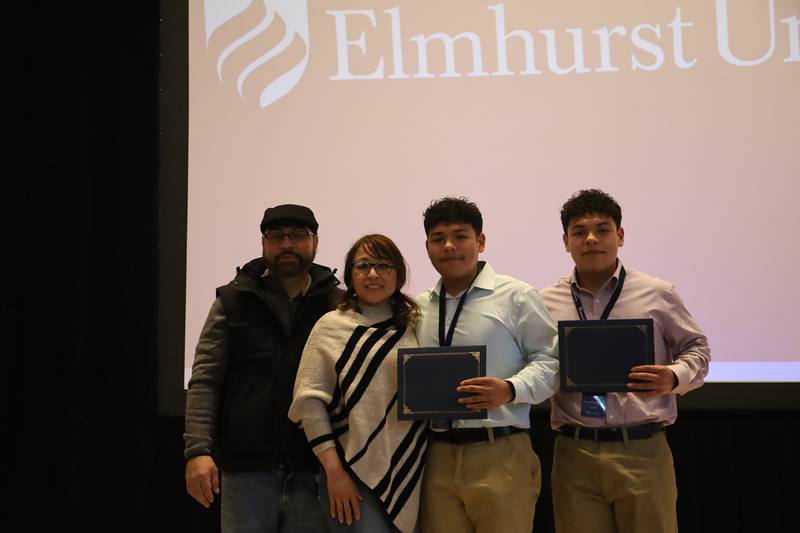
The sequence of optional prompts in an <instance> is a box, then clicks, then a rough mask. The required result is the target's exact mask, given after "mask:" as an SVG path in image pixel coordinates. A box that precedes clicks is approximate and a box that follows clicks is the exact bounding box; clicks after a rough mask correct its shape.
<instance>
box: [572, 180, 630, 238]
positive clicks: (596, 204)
mask: <svg viewBox="0 0 800 533" xmlns="http://www.w3.org/2000/svg"><path fill="white" fill-rule="evenodd" d="M589 214H596V215H606V216H608V217H611V219H612V220H613V221H614V222H615V223H616V225H617V229H619V228H620V227H621V226H622V208H621V207H620V206H619V204H618V203H617V201H616V200H614V198H612V197H611V196H610V195H609V194H607V193H605V192H603V191H601V190H600V189H584V190H581V191H578V192H576V193H575V194H573V195H572V196H571V197H570V199H569V200H567V201H566V202H565V203H564V205H563V206H562V207H561V225H562V226H563V227H564V233H566V232H567V228H569V222H570V221H571V220H572V219H573V218H575V217H582V216H584V215H589Z"/></svg>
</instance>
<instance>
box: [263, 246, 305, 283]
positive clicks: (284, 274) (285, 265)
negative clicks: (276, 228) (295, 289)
mask: <svg viewBox="0 0 800 533" xmlns="http://www.w3.org/2000/svg"><path fill="white" fill-rule="evenodd" d="M284 256H292V257H295V258H296V259H297V261H291V262H284V261H280V259H281V257H284ZM264 261H265V262H266V263H267V268H269V273H270V274H271V275H273V276H276V277H278V278H291V277H294V276H298V275H300V274H303V273H305V272H308V269H309V267H310V266H311V263H313V262H314V256H313V255H312V256H311V257H307V258H306V257H303V256H302V255H300V254H299V253H297V252H292V251H286V252H281V253H279V254H278V255H276V256H275V257H272V258H269V257H264Z"/></svg>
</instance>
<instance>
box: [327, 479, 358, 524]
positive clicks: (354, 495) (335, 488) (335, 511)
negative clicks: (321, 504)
mask: <svg viewBox="0 0 800 533" xmlns="http://www.w3.org/2000/svg"><path fill="white" fill-rule="evenodd" d="M325 475H326V476H327V478H328V503H329V504H330V509H331V516H332V517H333V518H336V519H337V520H339V523H340V524H342V523H346V524H347V525H348V526H349V525H350V524H352V523H353V518H355V519H356V520H361V509H360V508H359V506H358V502H359V501H361V494H359V493H358V488H356V484H355V483H353V480H352V479H351V478H350V475H349V474H348V473H347V472H346V471H345V470H344V469H343V468H340V469H339V470H338V471H333V472H328V471H327V470H326V471H325Z"/></svg>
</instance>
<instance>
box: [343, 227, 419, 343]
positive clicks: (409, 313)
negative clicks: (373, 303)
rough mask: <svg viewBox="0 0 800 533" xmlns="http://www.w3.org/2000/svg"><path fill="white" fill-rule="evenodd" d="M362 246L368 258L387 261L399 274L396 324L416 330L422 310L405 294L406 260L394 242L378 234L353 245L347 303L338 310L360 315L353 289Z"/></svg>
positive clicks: (346, 278)
mask: <svg viewBox="0 0 800 533" xmlns="http://www.w3.org/2000/svg"><path fill="white" fill-rule="evenodd" d="M361 246H363V247H364V251H365V252H367V253H368V254H369V255H371V256H373V257H377V258H379V259H386V260H387V261H391V263H392V265H394V270H395V272H397V289H396V290H395V293H394V294H393V295H392V301H391V307H392V315H393V316H394V323H395V325H396V326H397V327H398V328H405V327H407V326H409V325H410V326H413V325H414V324H415V323H416V321H417V318H418V317H419V307H418V306H417V302H416V301H414V299H413V298H411V297H409V296H407V295H406V294H404V293H403V292H402V289H403V286H404V285H405V284H406V278H407V275H408V268H407V265H406V260H405V259H404V258H403V254H402V253H400V249H399V248H398V247H397V245H396V244H395V243H394V242H393V241H392V239H390V238H389V237H387V236H385V235H380V234H378V233H374V234H372V235H364V236H363V237H361V238H360V239H358V240H357V241H356V242H355V243H353V246H351V247H350V250H348V252H347V255H346V256H345V258H344V284H345V285H346V286H347V292H346V293H345V297H344V300H343V301H342V303H340V304H339V309H342V310H345V309H355V310H356V311H360V308H359V307H358V303H357V302H356V299H355V297H356V291H355V289H354V288H353V263H354V262H355V259H356V252H358V249H359V247H361Z"/></svg>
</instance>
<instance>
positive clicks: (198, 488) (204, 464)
mask: <svg viewBox="0 0 800 533" xmlns="http://www.w3.org/2000/svg"><path fill="white" fill-rule="evenodd" d="M186 491H187V492H188V493H189V495H190V496H191V497H192V498H194V499H195V500H197V501H198V502H200V504H201V505H202V506H203V507H206V508H208V507H211V504H212V503H214V494H219V472H218V471H217V465H216V463H214V459H212V458H211V456H210V455H198V456H197V457H192V458H191V459H189V460H188V461H186Z"/></svg>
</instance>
